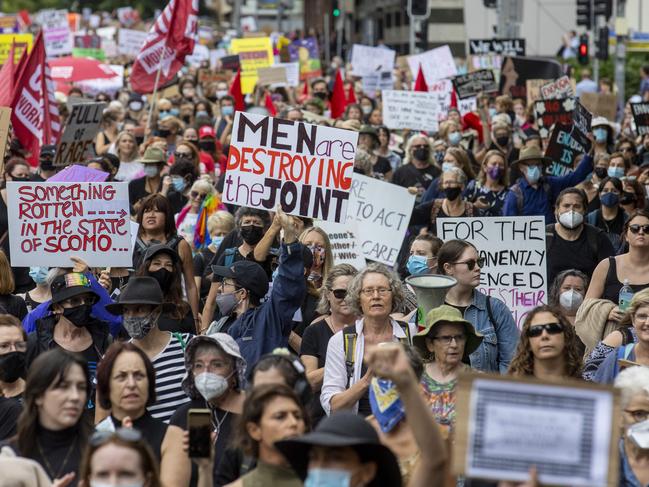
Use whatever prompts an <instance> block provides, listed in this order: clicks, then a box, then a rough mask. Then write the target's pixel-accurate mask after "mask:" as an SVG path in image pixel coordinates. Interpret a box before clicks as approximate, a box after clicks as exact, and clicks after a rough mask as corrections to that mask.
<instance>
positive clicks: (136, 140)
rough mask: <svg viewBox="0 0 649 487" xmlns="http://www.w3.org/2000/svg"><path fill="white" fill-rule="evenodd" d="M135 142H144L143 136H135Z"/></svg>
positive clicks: (140, 143)
mask: <svg viewBox="0 0 649 487" xmlns="http://www.w3.org/2000/svg"><path fill="white" fill-rule="evenodd" d="M135 142H136V143H137V145H142V142H144V136H142V137H135Z"/></svg>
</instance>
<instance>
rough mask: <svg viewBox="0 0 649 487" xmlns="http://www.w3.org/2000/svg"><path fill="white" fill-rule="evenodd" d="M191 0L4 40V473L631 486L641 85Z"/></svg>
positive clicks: (648, 135)
mask: <svg viewBox="0 0 649 487" xmlns="http://www.w3.org/2000/svg"><path fill="white" fill-rule="evenodd" d="M176 2H177V5H176ZM194 9H195V7H194V6H193V5H192V2H188V1H186V0H174V1H172V2H171V3H170V4H169V5H168V6H167V8H166V9H165V11H164V12H163V13H162V14H161V15H160V16H159V17H157V19H155V21H154V22H153V23H150V25H149V24H147V25H146V26H145V24H144V23H143V22H141V21H140V20H139V19H138V18H137V16H135V15H134V14H135V13H136V12H135V11H134V10H132V9H131V10H129V15H126V14H125V12H124V11H122V12H121V13H120V15H119V18H118V19H115V18H113V17H111V15H110V14H105V15H104V14H102V15H94V16H91V17H94V19H93V20H92V22H94V23H95V24H96V25H93V26H92V28H90V26H89V25H85V23H86V22H88V20H87V19H84V20H83V21H81V20H80V19H79V18H76V17H75V18H76V21H77V24H79V23H81V25H83V29H82V28H81V27H80V26H77V28H76V29H78V30H79V31H81V30H83V32H80V33H79V34H78V35H76V34H75V33H74V32H72V33H70V32H68V31H66V32H68V34H69V37H66V36H61V35H58V36H57V34H56V32H58V30H57V29H62V30H64V31H65V29H70V28H71V25H72V23H69V22H68V23H67V24H66V22H62V21H61V19H65V20H66V21H67V20H68V17H67V13H65V11H64V13H65V15H63V16H62V14H61V11H43V12H41V13H39V14H38V15H35V16H34V22H33V23H32V24H31V26H30V27H28V28H27V27H25V29H26V32H27V31H28V32H29V33H20V34H15V36H17V37H18V36H27V39H29V42H28V43H27V44H28V45H23V46H22V48H20V45H19V44H20V43H19V42H18V41H20V39H22V38H17V40H14V41H12V44H11V48H10V52H9V55H8V57H6V58H5V59H4V60H3V65H2V67H1V68H0V80H2V86H3V89H4V87H7V86H9V87H13V89H9V90H5V92H3V93H2V94H0V146H1V148H0V149H1V150H0V160H2V161H3V166H2V181H3V182H2V186H1V189H0V247H1V249H2V251H0V486H4V485H7V486H9V485H11V486H14V485H25V486H46V485H54V486H57V487H63V486H77V485H78V486H84V487H106V486H129V487H135V486H139V487H144V486H146V487H161V486H162V487H185V486H201V487H202V486H224V485H233V486H244V487H248V486H261V485H263V486H269V485H273V486H275V487H284V486H286V487H293V486H301V485H305V486H308V487H316V486H320V487H325V486H340V487H343V486H344V487H360V486H376V487H378V486H390V487H392V486H395V487H398V486H402V485H403V486H411V487H413V486H422V487H423V486H444V487H446V486H449V487H450V486H467V487H469V486H473V487H487V486H489V487H491V486H495V487H497V486H501V487H505V486H520V487H529V486H540V485H570V486H589V487H596V486H624V487H636V486H645V485H647V484H648V483H649V368H648V367H649V280H648V279H649V278H648V277H647V276H649V209H648V203H649V196H648V195H649V189H648V188H649V158H648V157H647V154H649V121H647V120H646V113H649V102H648V101H647V100H644V99H643V97H642V96H640V95H634V96H633V97H632V99H630V100H629V103H628V104H627V105H626V106H624V107H620V109H619V113H618V112H617V111H616V108H615V106H613V109H612V113H611V105H610V103H608V102H609V101H610V100H611V98H610V96H609V94H608V93H606V92H604V91H602V92H597V87H595V88H594V89H593V87H592V86H590V85H588V86H586V85H584V84H582V82H580V83H577V85H576V87H575V86H574V82H573V80H571V79H570V77H569V76H565V75H564V73H563V71H562V66H561V65H560V64H558V63H557V62H556V61H554V60H539V59H538V58H535V60H528V59H527V58H525V57H524V55H525V52H524V48H523V49H522V51H520V50H516V49H514V52H511V53H506V55H504V56H501V54H502V53H499V54H498V57H499V59H500V57H502V63H501V64H499V65H498V66H494V67H493V68H494V69H491V68H490V69H474V68H475V66H473V67H472V69H470V70H469V72H468V73H467V72H460V71H459V70H458V67H457V66H456V63H455V60H454V59H453V58H452V56H451V54H450V50H449V48H448V46H444V47H442V48H437V49H434V50H432V51H427V52H425V53H422V54H417V55H413V56H408V57H405V58H401V57H399V58H397V57H396V53H395V51H393V50H391V49H389V48H388V47H386V46H378V47H373V46H363V45H358V44H357V45H354V46H353V49H352V50H350V52H349V54H348V56H347V57H348V59H347V62H343V61H342V60H341V59H339V58H335V59H334V62H333V63H332V65H331V66H326V67H324V68H323V67H322V64H321V62H320V57H319V53H318V39H317V36H312V37H299V36H288V35H284V34H281V33H280V34H276V35H275V34H273V35H272V36H265V35H264V34H263V33H260V34H261V35H258V36H237V35H236V32H232V31H228V32H221V31H220V30H219V29H217V28H215V29H211V28H205V26H203V25H200V26H199V25H198V24H197V23H196V22H197V21H196V18H197V17H196V14H197V12H196V11H195V10H194ZM120 10H122V9H120ZM56 12H59V13H58V14H57V13H56ZM64 24H65V25H64ZM66 26H67V27H66ZM145 27H146V28H145ZM102 29H103V30H102ZM106 29H108V30H106ZM147 29H148V35H147ZM98 31H101V32H102V35H101V36H99V35H98V34H97V33H96V32H98ZM199 34H200V39H201V40H200V42H198V41H197V39H198V38H199ZM208 34H209V35H208ZM3 35H4V34H3ZM111 36H112V39H113V45H112V49H115V42H116V41H119V53H118V52H115V53H113V54H115V55H112V54H106V53H105V52H104V48H103V47H102V48H99V47H98V46H100V45H103V46H104V47H105V48H106V49H108V46H110V45H111V44H110V43H109V42H105V43H103V44H102V43H99V41H97V43H94V41H93V39H95V37H101V39H104V40H105V39H110V38H111ZM77 37H80V38H81V39H80V40H79V41H78V43H77V40H76V39H77ZM69 38H74V39H75V41H74V48H72V45H70V46H69V47H70V49H71V51H70V52H72V49H75V50H78V49H81V51H79V52H81V54H80V55H83V56H91V55H98V53H97V52H96V51H102V52H103V53H104V55H106V56H108V58H109V59H110V61H111V63H110V65H111V66H113V68H110V69H109V68H108V67H107V65H106V64H103V65H102V66H104V67H105V68H106V69H109V71H110V73H109V74H104V75H103V76H100V75H99V74H97V73H95V74H94V75H93V76H94V78H74V77H73V76H72V75H69V76H68V78H71V79H68V80H67V81H65V80H63V81H61V78H60V69H59V70H58V71H57V63H63V61H64V59H65V58H64V57H60V56H61V55H62V54H67V51H66V49H67V48H66V42H67V41H66V39H69ZM203 41H204V42H203ZM102 42H104V41H102ZM494 42H495V41H494ZM487 44H488V43H487ZM487 44H481V45H482V46H483V47H485V46H487ZM514 44H515V43H514ZM199 47H204V49H199ZM21 49H22V50H21ZM156 49H158V51H156ZM152 53H153V54H152ZM169 53H172V54H173V55H170V54H169ZM205 53H207V54H208V55H207V56H203V54H205ZM154 54H155V55H154ZM474 54H475V56H478V55H479V53H474ZM492 54H493V53H492ZM482 55H483V56H485V57H489V53H488V52H487V53H482ZM164 56H170V57H169V58H166V59H165V60H164V62H163V61H161V58H162V57H164ZM71 59H73V60H74V59H85V60H86V61H88V62H90V61H91V59H90V58H87V57H86V58H81V57H73V58H71ZM156 63H157V64H156ZM467 63H469V61H467ZM162 64H164V69H162V68H161V65H162ZM386 67H387V68H386ZM118 68H121V71H122V72H121V74H120V73H118V74H116V73H115V72H114V70H113V69H117V70H118V71H119V69H118ZM124 68H126V73H124ZM74 69H81V68H80V67H75V68H74ZM102 69H103V68H102ZM647 72H648V73H649V69H648V70H647ZM57 73H59V74H57ZM68 73H73V71H68ZM512 73H514V75H512ZM115 83H117V85H115ZM6 91H9V92H10V93H6ZM647 92H649V90H647ZM644 94H646V93H642V95H644ZM645 122H647V123H645ZM5 137H6V147H5Z"/></svg>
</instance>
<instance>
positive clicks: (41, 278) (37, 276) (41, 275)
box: [29, 267, 49, 284]
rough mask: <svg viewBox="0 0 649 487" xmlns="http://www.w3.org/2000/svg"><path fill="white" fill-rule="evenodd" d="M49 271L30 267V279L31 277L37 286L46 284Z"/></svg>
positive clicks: (43, 268)
mask: <svg viewBox="0 0 649 487" xmlns="http://www.w3.org/2000/svg"><path fill="white" fill-rule="evenodd" d="M48 271H49V268H47V267H30V268H29V277H31V278H32V280H33V281H34V282H35V283H36V284H45V280H46V279H47V272H48Z"/></svg>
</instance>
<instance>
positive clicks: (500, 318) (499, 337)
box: [464, 289, 519, 374]
mask: <svg viewBox="0 0 649 487" xmlns="http://www.w3.org/2000/svg"><path fill="white" fill-rule="evenodd" d="M489 300H490V304H491V313H492V315H493V318H494V321H495V323H492V322H491V320H490V319H489V313H488V312H487V295H486V294H483V293H481V292H480V291H478V290H477V289H476V290H475V291H474V292H473V302H472V303H471V304H470V305H469V307H468V308H467V309H466V310H465V311H464V318H465V319H466V320H467V321H469V322H470V323H471V324H473V327H474V328H475V330H476V331H477V332H478V333H481V334H482V335H484V338H483V339H482V343H481V344H480V346H479V347H478V349H477V350H476V351H475V352H473V353H472V354H471V357H470V358H471V367H473V368H474V369H478V370H482V371H483V372H500V373H501V374H504V373H506V372H507V369H508V368H509V362H511V360H512V357H513V356H514V353H515V351H516V345H517V344H518V335H519V331H518V328H517V327H516V322H515V321H514V317H513V316H512V313H511V311H509V308H507V305H506V304H505V303H503V302H502V301H501V300H500V299H498V298H494V297H490V298H489Z"/></svg>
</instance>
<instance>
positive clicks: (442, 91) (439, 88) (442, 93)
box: [428, 79, 453, 121]
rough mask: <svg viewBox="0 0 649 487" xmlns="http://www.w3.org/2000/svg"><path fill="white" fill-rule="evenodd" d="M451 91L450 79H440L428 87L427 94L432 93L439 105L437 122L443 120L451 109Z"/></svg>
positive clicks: (451, 83)
mask: <svg viewBox="0 0 649 487" xmlns="http://www.w3.org/2000/svg"><path fill="white" fill-rule="evenodd" d="M452 91H453V82H452V81H451V80H450V79H441V80H438V81H435V82H433V83H431V84H429V85H428V92H429V93H433V94H434V95H435V97H436V99H437V103H438V104H439V112H438V113H437V120H439V121H442V120H445V119H446V117H447V116H448V111H449V109H450V108H451V92H452Z"/></svg>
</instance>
